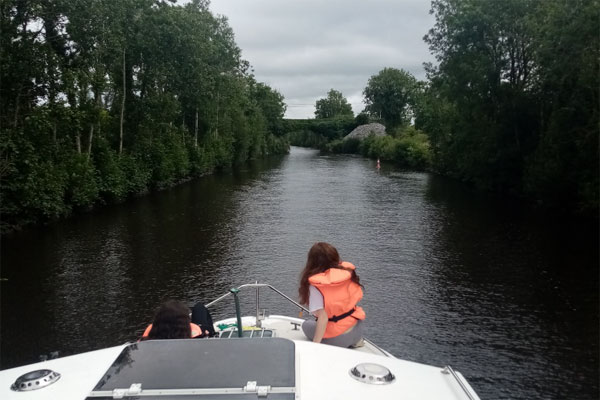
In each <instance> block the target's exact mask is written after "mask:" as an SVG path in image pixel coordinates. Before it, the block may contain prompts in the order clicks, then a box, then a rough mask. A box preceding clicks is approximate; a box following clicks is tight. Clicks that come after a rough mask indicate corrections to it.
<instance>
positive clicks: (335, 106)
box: [315, 89, 354, 119]
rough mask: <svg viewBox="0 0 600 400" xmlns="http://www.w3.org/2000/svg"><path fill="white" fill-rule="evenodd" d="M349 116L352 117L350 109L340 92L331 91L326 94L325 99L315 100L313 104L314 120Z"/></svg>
mask: <svg viewBox="0 0 600 400" xmlns="http://www.w3.org/2000/svg"><path fill="white" fill-rule="evenodd" d="M343 116H350V117H354V113H353V112H352V107H351V106H350V103H348V100H346V98H345V97H344V95H343V94H342V93H341V92H338V91H337V90H334V89H331V90H330V91H329V92H328V93H327V97H326V98H324V99H319V100H317V103H316V104H315V118H317V119H324V118H336V117H343Z"/></svg>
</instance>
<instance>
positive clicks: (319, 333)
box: [313, 308, 329, 343]
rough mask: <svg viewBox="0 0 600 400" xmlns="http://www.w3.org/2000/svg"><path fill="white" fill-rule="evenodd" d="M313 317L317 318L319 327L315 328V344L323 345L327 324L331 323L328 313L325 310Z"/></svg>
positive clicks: (317, 311)
mask: <svg viewBox="0 0 600 400" xmlns="http://www.w3.org/2000/svg"><path fill="white" fill-rule="evenodd" d="M313 315H314V316H315V317H317V326H316V328H315V336H314V337H313V342H315V343H321V340H322V339H323V335H324V334H325V329H327V322H328V321H329V316H327V312H326V311H325V309H323V308H321V309H319V310H316V311H314V312H313Z"/></svg>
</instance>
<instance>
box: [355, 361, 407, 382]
mask: <svg viewBox="0 0 600 400" xmlns="http://www.w3.org/2000/svg"><path fill="white" fill-rule="evenodd" d="M350 376H351V377H353V378H354V379H356V380H357V381H360V382H364V383H370V384H372V385H387V384H390V383H392V382H394V381H395V380H396V377H395V376H394V374H392V372H391V371H390V370H389V369H387V368H386V367H384V366H383V365H379V364H371V363H362V364H358V365H357V366H356V367H354V368H352V369H351V370H350Z"/></svg>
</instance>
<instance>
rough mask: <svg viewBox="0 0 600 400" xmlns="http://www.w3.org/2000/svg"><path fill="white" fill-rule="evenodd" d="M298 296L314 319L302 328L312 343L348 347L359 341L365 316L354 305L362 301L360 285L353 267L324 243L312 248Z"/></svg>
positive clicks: (305, 322)
mask: <svg viewBox="0 0 600 400" xmlns="http://www.w3.org/2000/svg"><path fill="white" fill-rule="evenodd" d="M298 294H299V295H300V302H301V303H302V304H306V305H308V309H309V310H310V312H311V313H312V314H313V315H314V316H315V317H316V318H317V320H316V321H312V320H307V321H304V323H303V324H302V330H303V332H304V334H305V335H306V336H307V337H308V338H309V339H311V340H312V341H313V342H316V343H326V344H331V345H334V346H340V347H351V346H354V345H357V344H358V343H359V342H360V341H361V339H362V321H363V320H364V319H365V312H364V311H363V309H362V308H361V307H359V306H358V305H357V303H358V302H359V301H360V300H361V299H362V295H363V292H362V285H361V284H360V278H359V277H358V275H357V274H356V268H355V266H354V265H353V264H351V263H349V262H347V261H342V260H341V259H340V255H339V254H338V251H337V250H336V248H335V247H333V246H332V245H330V244H329V243H325V242H318V243H315V244H314V245H313V246H312V247H311V249H310V251H309V252H308V257H307V260H306V266H305V267H304V270H303V271H302V274H301V275H300V287H299V289H298Z"/></svg>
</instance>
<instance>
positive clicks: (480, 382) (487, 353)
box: [0, 148, 599, 399]
mask: <svg viewBox="0 0 600 400" xmlns="http://www.w3.org/2000/svg"><path fill="white" fill-rule="evenodd" d="M316 241H328V242H330V243H332V244H334V245H335V246H336V247H337V248H338V250H339V251H340V254H341V255H342V257H343V258H344V259H346V260H348V261H351V262H353V263H354V264H356V265H357V267H358V272H359V274H360V276H361V281H362V282H363V283H364V284H365V298H364V300H363V304H364V308H365V310H366V312H367V318H368V319H367V324H366V330H367V334H368V337H369V338H371V339H372V340H373V341H374V342H375V343H377V344H379V345H381V346H382V347H384V348H386V349H387V350H389V351H391V352H392V353H393V354H395V355H396V356H398V357H401V358H405V359H408V360H413V361H417V362H422V363H427V364H432V365H438V366H443V365H446V364H450V365H452V366H453V367H454V368H456V369H457V370H459V371H461V372H462V373H463V374H464V375H465V376H466V377H467V379H469V381H470V383H471V384H472V386H473V387H474V388H475V389H476V391H477V392H478V394H479V395H480V396H481V398H482V399H542V398H543V399H594V398H598V372H599V367H598V347H599V346H598V343H599V332H598V331H599V329H598V326H599V311H598V301H599V297H598V226H597V224H594V223H589V222H587V223H586V222H581V221H576V220H565V219H557V218H554V217H552V216H549V215H543V214H537V213H534V212H532V211H531V210H528V209H527V208H525V207H523V206H522V205H520V204H515V203H514V202H510V201H507V200H505V199H498V198H495V197H491V196H487V195H481V194H477V193H475V192H472V191H470V190H469V189H468V188H466V187H464V186H462V185H460V184H457V183H455V182H453V181H450V180H447V179H443V178H440V177H436V176H432V175H430V174H426V173H415V172H406V171H400V170H396V169H394V168H392V167H390V166H387V165H385V164H384V165H383V168H382V170H381V171H377V170H376V169H375V164H374V162H373V161H371V160H366V159H363V158H359V157H348V156H320V155H319V154H318V153H317V152H315V151H313V150H306V149H299V148H293V149H292V153H291V154H290V155H289V156H286V157H284V158H279V159H272V160H269V161H263V162H257V163H254V164H252V165H249V166H245V167H243V168H240V169H238V170H236V171H234V172H233V173H224V174H219V175H215V176H209V177H205V178H202V179H199V180H197V181H194V182H190V183H188V184H185V185H182V186H179V187H177V188H174V189H172V190H169V191H165V192H160V193H155V194H151V195H149V196H146V197H143V198H139V199H135V200H132V201H129V202H127V203H126V204H122V205H118V206H112V207H106V208H104V209H102V210H99V211H97V212H94V213H90V214H84V215H80V216H77V217H75V218H72V219H70V220H66V221H62V222H59V223H56V224H53V225H50V226H47V227H41V228H35V229H28V230H26V231H23V232H20V233H17V234H13V235H10V236H7V237H4V238H3V239H2V249H1V262H2V265H1V267H2V270H1V272H2V278H4V279H7V280H6V281H2V282H1V290H2V291H1V301H2V303H1V312H2V314H1V327H0V328H1V331H0V333H1V348H0V350H1V353H0V357H1V358H0V361H1V367H2V368H10V367H14V366H18V365H22V364H25V363H29V362H34V361H37V358H38V356H39V355H40V354H45V353H48V352H50V351H55V350H58V351H60V352H61V355H67V354H73V353H77V352H81V351H87V350H92V349H97V348H101V347H106V346H113V345H117V344H120V343H123V342H125V341H129V340H134V339H136V338H137V335H139V334H140V332H141V330H143V328H144V327H145V326H146V324H147V323H148V322H149V320H150V319H151V316H152V314H153V310H154V308H155V307H156V306H157V305H158V304H160V302H161V301H162V300H164V299H166V298H177V299H181V300H184V301H186V302H188V303H189V304H192V303H194V302H195V301H198V300H202V301H205V302H208V301H210V300H211V299H214V298H215V297H217V296H218V295H220V294H222V293H224V292H226V291H227V290H228V289H229V288H230V287H232V286H237V285H240V284H243V283H248V282H254V281H255V280H258V281H261V282H268V283H271V284H273V285H275V286H276V287H278V288H279V289H281V290H283V291H284V292H285V293H287V294H289V295H292V296H293V297H295V296H296V288H297V280H298V274H299V272H300V270H301V268H302V266H303V263H304V262H305V257H306V253H307V251H308V249H309V248H310V246H311V245H312V243H314V242H316ZM249 299H250V298H249ZM275 300H276V299H275V298H274V297H272V298H271V297H269V298H266V299H265V301H264V306H266V307H267V308H268V309H269V310H270V311H271V312H272V313H292V314H295V311H294V310H293V309H292V308H290V307H288V306H287V305H281V304H278V303H277V302H276V301H275ZM253 307H254V303H253V302H252V301H250V303H248V304H247V305H246V306H244V307H243V312H245V313H253V311H254V310H253ZM231 312H233V305H232V304H228V303H224V304H222V305H219V308H217V309H215V310H214V313H215V317H216V318H219V317H223V316H226V315H227V316H229V315H230V313H231Z"/></svg>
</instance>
